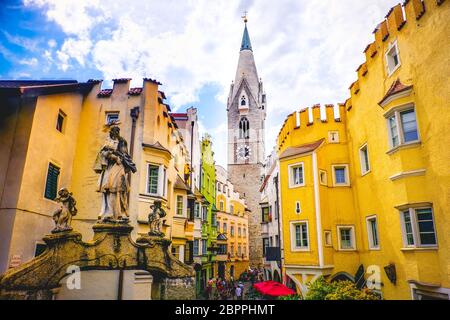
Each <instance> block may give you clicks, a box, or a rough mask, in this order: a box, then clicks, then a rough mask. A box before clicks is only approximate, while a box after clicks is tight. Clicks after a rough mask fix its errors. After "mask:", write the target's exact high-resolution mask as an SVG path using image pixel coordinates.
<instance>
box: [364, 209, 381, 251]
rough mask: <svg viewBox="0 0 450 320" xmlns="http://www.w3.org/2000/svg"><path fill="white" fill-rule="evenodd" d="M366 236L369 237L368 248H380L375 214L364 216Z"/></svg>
mask: <svg viewBox="0 0 450 320" xmlns="http://www.w3.org/2000/svg"><path fill="white" fill-rule="evenodd" d="M366 224H367V237H368V238H369V239H368V240H369V249H371V250H377V249H379V248H380V240H379V238H378V237H379V236H378V221H377V217H376V216H371V217H367V218H366Z"/></svg>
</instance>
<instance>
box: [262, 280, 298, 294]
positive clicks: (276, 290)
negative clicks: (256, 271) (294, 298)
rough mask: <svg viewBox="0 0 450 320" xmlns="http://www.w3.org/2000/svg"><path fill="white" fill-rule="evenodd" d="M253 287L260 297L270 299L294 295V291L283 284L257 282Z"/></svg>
mask: <svg viewBox="0 0 450 320" xmlns="http://www.w3.org/2000/svg"><path fill="white" fill-rule="evenodd" d="M253 287H254V288H255V289H256V290H257V291H258V292H259V293H261V294H262V295H265V296H271V297H282V296H291V295H294V294H296V292H295V291H294V290H291V289H289V288H288V287H286V286H285V285H284V284H282V283H279V282H276V281H264V282H259V283H256V284H254V285H253Z"/></svg>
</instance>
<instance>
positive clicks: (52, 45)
mask: <svg viewBox="0 0 450 320" xmlns="http://www.w3.org/2000/svg"><path fill="white" fill-rule="evenodd" d="M47 44H48V46H49V47H50V48H54V47H56V45H57V43H56V40H55V39H50V40H48V42H47Z"/></svg>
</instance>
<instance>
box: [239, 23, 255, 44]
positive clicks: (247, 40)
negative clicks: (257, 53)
mask: <svg viewBox="0 0 450 320" xmlns="http://www.w3.org/2000/svg"><path fill="white" fill-rule="evenodd" d="M245 21H246V20H245ZM243 50H250V51H253V50H252V43H251V42H250V36H249V35H248V30H247V22H245V28H244V34H243V35H242V43H241V51H243Z"/></svg>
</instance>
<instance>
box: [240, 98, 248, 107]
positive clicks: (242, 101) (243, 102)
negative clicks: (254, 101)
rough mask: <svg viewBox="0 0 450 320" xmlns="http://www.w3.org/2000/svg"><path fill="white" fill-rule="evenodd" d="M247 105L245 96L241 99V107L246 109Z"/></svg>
mask: <svg viewBox="0 0 450 320" xmlns="http://www.w3.org/2000/svg"><path fill="white" fill-rule="evenodd" d="M246 105H247V100H246V99H245V96H242V97H241V107H245V106H246Z"/></svg>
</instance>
